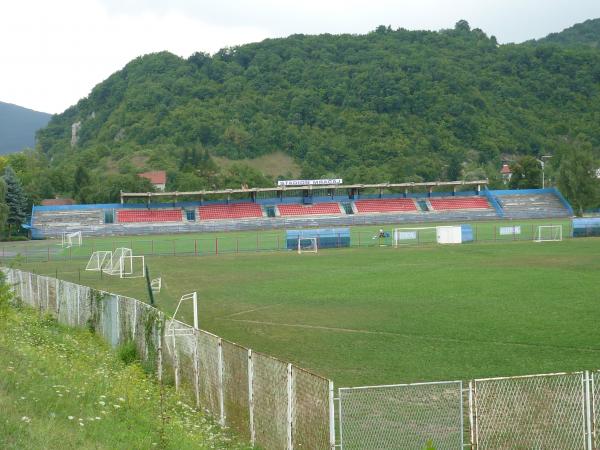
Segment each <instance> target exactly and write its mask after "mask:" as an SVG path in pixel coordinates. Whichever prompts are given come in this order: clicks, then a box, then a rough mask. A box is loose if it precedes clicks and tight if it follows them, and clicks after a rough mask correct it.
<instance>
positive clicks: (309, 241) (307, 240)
mask: <svg viewBox="0 0 600 450" xmlns="http://www.w3.org/2000/svg"><path fill="white" fill-rule="evenodd" d="M318 247H319V246H318V245H317V238H315V237H299V238H298V253H317V251H318Z"/></svg>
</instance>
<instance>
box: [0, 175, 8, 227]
mask: <svg viewBox="0 0 600 450" xmlns="http://www.w3.org/2000/svg"><path fill="white" fill-rule="evenodd" d="M7 219H8V206H7V205H6V183H5V182H4V179H3V178H0V231H2V232H3V231H4V229H5V228H6V220H7Z"/></svg>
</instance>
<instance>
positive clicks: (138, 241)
mask: <svg viewBox="0 0 600 450" xmlns="http://www.w3.org/2000/svg"><path fill="white" fill-rule="evenodd" d="M463 223H468V222H463ZM540 225H543V226H550V225H554V226H560V227H561V229H562V233H561V234H562V238H563V239H567V238H570V237H571V236H572V223H571V221H570V220H560V219H557V220H554V221H552V220H544V221H540V222H536V223H528V222H521V223H519V222H515V221H510V222H508V221H507V222H498V223H473V224H472V232H473V241H475V242H507V241H533V240H535V239H536V237H537V236H538V229H539V226H540ZM403 226H406V227H408V226H410V225H409V224H406V225H402V224H395V225H394V227H400V228H402V227H403ZM428 227H432V229H433V231H432V232H427V233H421V232H418V233H416V234H415V235H414V238H413V239H410V240H403V241H402V243H401V245H402V246H406V245H411V246H415V245H417V246H418V245H430V244H435V243H436V234H435V230H434V228H435V224H428ZM393 229H394V228H392V226H385V228H384V231H385V233H384V234H385V236H386V237H380V236H379V228H377V229H373V230H364V229H351V244H350V246H351V247H380V246H392V245H394V241H393ZM412 230H415V229H414V228H413V229H412ZM334 241H335V240H334ZM337 242H338V243H341V242H343V239H342V237H341V236H338V239H337ZM334 246H335V245H334ZM119 247H126V248H130V249H131V250H132V252H133V254H134V255H140V256H142V255H143V256H208V255H220V254H232V253H248V252H266V251H288V249H287V245H286V240H285V235H284V234H283V233H273V232H268V231H261V232H257V233H246V234H244V235H240V236H230V235H227V234H224V235H222V236H215V237H202V238H196V239H191V238H187V237H181V238H165V237H158V238H156V239H146V238H143V239H142V238H140V237H132V238H131V239H126V238H122V239H114V240H111V238H96V237H86V236H85V233H84V238H83V242H82V245H81V246H79V247H70V248H63V247H61V246H60V245H56V244H53V243H48V242H47V241H31V242H15V243H4V244H3V245H2V246H0V259H2V260H12V259H18V260H22V261H23V262H26V263H27V262H42V261H43V262H46V261H69V260H73V259H83V260H88V259H89V257H90V255H91V254H92V253H94V252H95V251H111V252H113V251H114V250H115V249H117V248H119ZM340 247H343V245H341V244H340ZM98 276H102V273H100V274H98Z"/></svg>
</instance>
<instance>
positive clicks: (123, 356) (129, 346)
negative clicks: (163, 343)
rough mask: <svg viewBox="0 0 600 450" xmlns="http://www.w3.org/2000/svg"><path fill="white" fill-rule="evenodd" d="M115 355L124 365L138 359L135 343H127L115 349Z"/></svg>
mask: <svg viewBox="0 0 600 450" xmlns="http://www.w3.org/2000/svg"><path fill="white" fill-rule="evenodd" d="M117 355H118V356H119V359H120V360H121V361H123V362H124V363H125V364H131V363H133V362H135V361H137V359H138V355H137V348H136V346H135V342H133V341H127V342H125V343H124V344H122V345H120V346H119V348H117Z"/></svg>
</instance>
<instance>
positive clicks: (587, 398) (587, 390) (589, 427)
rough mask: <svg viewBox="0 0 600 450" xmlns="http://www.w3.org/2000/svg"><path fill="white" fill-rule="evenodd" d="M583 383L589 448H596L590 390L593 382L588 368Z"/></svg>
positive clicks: (590, 449)
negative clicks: (594, 445)
mask: <svg viewBox="0 0 600 450" xmlns="http://www.w3.org/2000/svg"><path fill="white" fill-rule="evenodd" d="M583 383H584V385H585V398H584V404H585V425H586V433H587V439H586V442H587V448H588V449H589V450H594V447H593V445H592V433H593V432H594V430H593V427H592V395H591V392H590V384H591V379H590V372H589V371H588V370H586V371H585V372H584V373H583Z"/></svg>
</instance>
